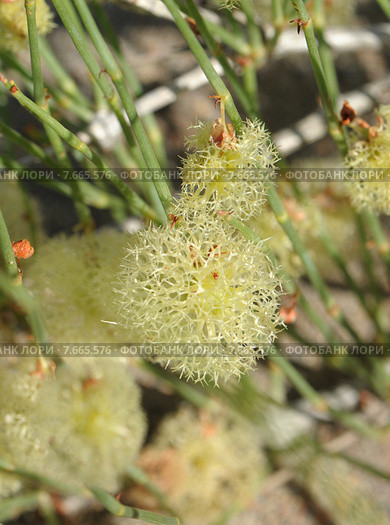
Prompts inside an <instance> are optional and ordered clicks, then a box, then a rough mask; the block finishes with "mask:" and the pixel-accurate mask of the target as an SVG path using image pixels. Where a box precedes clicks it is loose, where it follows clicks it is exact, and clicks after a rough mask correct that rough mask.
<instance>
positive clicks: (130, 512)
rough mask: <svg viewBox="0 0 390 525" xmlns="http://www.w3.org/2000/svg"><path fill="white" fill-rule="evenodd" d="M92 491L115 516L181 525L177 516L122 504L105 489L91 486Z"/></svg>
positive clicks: (160, 524) (161, 523) (161, 524)
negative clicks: (173, 516) (164, 514)
mask: <svg viewBox="0 0 390 525" xmlns="http://www.w3.org/2000/svg"><path fill="white" fill-rule="evenodd" d="M89 490H90V491H91V493H92V494H93V495H94V496H95V498H96V499H97V500H98V501H100V503H101V504H102V505H103V507H104V508H106V509H107V510H108V511H109V512H111V514H114V516H121V517H128V518H134V519H137V520H144V521H146V522H147V523H155V524H157V525H179V524H180V522H179V520H178V519H177V518H169V517H167V516H161V515H160V514H155V513H154V512H149V511H146V510H141V509H135V508H133V507H128V506H126V505H122V503H119V501H117V500H116V499H115V498H113V497H112V496H110V494H108V493H107V492H106V491H105V490H102V489H99V488H90V489H89Z"/></svg>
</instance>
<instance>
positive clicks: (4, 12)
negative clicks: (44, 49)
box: [0, 0, 54, 52]
mask: <svg viewBox="0 0 390 525" xmlns="http://www.w3.org/2000/svg"><path fill="white" fill-rule="evenodd" d="M36 24H37V30H38V33H39V34H41V35H46V34H47V33H49V31H51V30H52V29H53V27H54V22H53V13H52V11H51V10H50V7H49V6H48V5H47V4H46V2H45V0H37V3H36ZM0 44H1V46H2V47H4V48H5V49H9V50H11V51H15V52H17V51H20V50H22V49H23V48H25V47H26V45H27V44H28V29H27V16H26V10H25V7H24V0H15V1H14V2H12V3H9V2H4V1H2V2H0Z"/></svg>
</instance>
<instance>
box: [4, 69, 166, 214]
mask: <svg viewBox="0 0 390 525" xmlns="http://www.w3.org/2000/svg"><path fill="white" fill-rule="evenodd" d="M0 80H2V82H3V83H4V85H5V86H6V87H7V88H8V90H9V92H10V93H11V95H12V96H13V97H14V98H15V99H16V100H17V101H18V102H19V103H20V104H21V105H22V106H23V107H24V108H26V109H27V110H28V111H29V112H30V113H32V114H33V115H35V116H36V117H37V118H38V119H39V120H40V121H41V122H44V123H46V124H48V125H49V126H51V127H52V128H53V129H54V130H55V131H56V133H58V135H59V136H60V137H61V138H62V139H63V140H64V141H65V142H67V143H68V144H69V145H70V146H71V147H72V148H75V149H76V150H77V151H80V153H82V154H83V155H84V156H85V157H86V158H87V159H88V160H90V161H91V162H92V163H93V164H94V166H96V167H97V168H100V169H102V170H104V176H105V177H106V178H108V179H109V180H111V182H112V183H113V184H114V185H115V186H116V187H117V189H118V190H119V191H120V192H121V193H122V194H123V196H124V197H125V198H126V200H127V202H128V204H129V206H130V207H131V209H132V210H133V211H134V212H135V213H137V214H138V215H140V216H145V217H148V218H151V219H155V218H156V217H155V214H154V211H153V210H152V209H151V208H150V207H149V206H148V205H147V204H146V203H145V202H144V201H143V200H142V199H141V198H140V197H139V196H138V195H137V194H136V193H135V192H134V191H133V190H132V189H131V188H130V187H129V186H127V184H125V183H124V182H123V181H122V180H121V179H120V177H119V176H118V175H117V173H116V172H115V171H113V170H112V169H110V168H109V167H108V166H107V165H106V164H105V162H104V161H103V160H102V159H101V158H100V156H99V155H97V153H95V152H94V151H92V150H91V149H90V148H89V147H88V146H87V144H85V143H84V142H83V141H82V140H80V139H79V138H78V137H77V136H76V135H74V134H73V133H72V132H71V131H69V130H68V129H66V128H65V127H64V126H63V125H62V124H61V123H60V122H58V121H57V120H56V119H54V118H53V117H51V116H50V115H48V114H47V113H46V112H45V111H43V110H42V108H40V107H38V106H37V105H36V104H34V102H33V101H32V100H30V99H29V98H28V97H26V96H25V95H24V94H23V93H22V92H21V91H20V90H19V88H18V87H17V86H16V85H15V84H14V83H11V82H9V81H8V80H7V79H6V78H5V77H4V76H2V75H0Z"/></svg>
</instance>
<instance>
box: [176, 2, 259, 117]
mask: <svg viewBox="0 0 390 525" xmlns="http://www.w3.org/2000/svg"><path fill="white" fill-rule="evenodd" d="M186 3H187V6H188V11H189V13H190V15H191V16H192V17H193V18H194V20H195V22H196V25H197V27H198V29H199V31H200V34H201V35H202V37H203V38H204V40H205V42H206V45H207V47H208V48H209V50H210V52H211V53H212V54H213V55H214V56H215V58H216V59H217V60H218V61H219V63H220V64H221V66H222V67H223V70H224V72H225V75H226V78H227V79H228V81H229V82H230V84H231V86H232V88H233V90H234V91H235V92H236V94H237V97H238V98H239V100H240V102H241V104H242V106H243V108H244V110H245V112H246V113H247V114H248V116H249V117H250V118H256V116H257V113H256V111H255V110H254V106H253V104H252V102H251V100H250V98H249V96H248V95H249V94H248V93H247V92H246V91H245V89H244V88H243V87H242V85H241V83H240V81H239V80H238V77H237V75H236V74H235V72H234V71H233V68H232V67H231V65H230V64H229V62H228V60H227V58H226V57H225V55H224V54H223V51H222V50H221V48H220V46H219V45H218V44H217V42H216V41H215V40H214V37H213V36H212V35H211V33H210V32H209V30H208V28H207V25H206V23H205V22H204V20H203V17H202V15H201V14H200V13H199V10H198V8H197V7H196V4H195V2H194V0H186Z"/></svg>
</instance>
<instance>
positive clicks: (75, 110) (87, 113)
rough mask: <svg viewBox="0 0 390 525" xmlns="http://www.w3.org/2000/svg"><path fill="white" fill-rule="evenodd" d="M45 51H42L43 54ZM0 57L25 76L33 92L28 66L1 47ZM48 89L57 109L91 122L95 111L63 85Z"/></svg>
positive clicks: (24, 80) (24, 78)
mask: <svg viewBox="0 0 390 525" xmlns="http://www.w3.org/2000/svg"><path fill="white" fill-rule="evenodd" d="M41 44H42V40H40V49H41ZM43 55H44V53H42V56H43ZM0 59H1V60H2V62H3V63H4V64H5V65H6V66H7V67H8V68H9V69H13V70H15V71H17V72H18V73H19V74H20V75H21V76H22V78H23V82H24V84H25V86H26V88H27V89H28V90H29V91H30V92H31V93H33V89H34V87H33V83H32V73H31V71H30V70H29V69H27V67H26V66H25V65H24V64H22V63H21V62H20V61H19V60H18V59H17V58H16V57H15V56H14V55H13V54H12V53H10V52H9V51H6V50H5V49H0ZM46 85H47V86H48V91H49V92H50V95H52V97H53V99H54V100H55V102H56V109H64V110H67V111H69V112H71V113H72V114H73V115H75V116H76V117H78V118H79V119H81V120H82V121H84V122H90V121H91V119H92V116H93V113H92V111H91V110H90V109H88V108H87V107H86V106H83V105H81V104H79V103H78V102H77V100H76V99H73V98H71V97H70V96H69V95H67V94H66V93H65V92H64V91H63V90H62V86H56V87H55V88H54V87H53V86H51V85H48V84H47V83H46Z"/></svg>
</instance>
